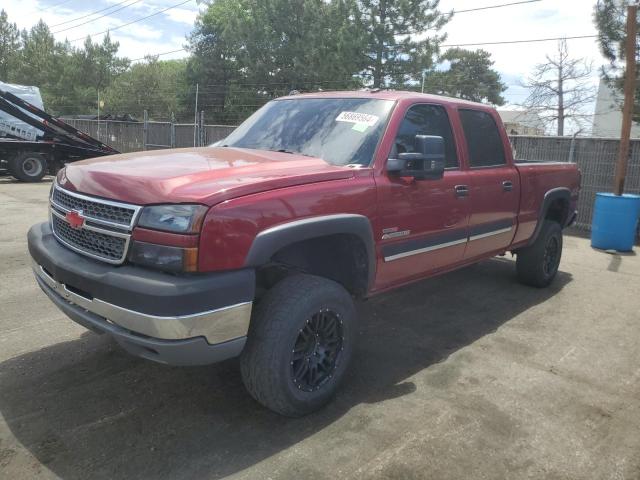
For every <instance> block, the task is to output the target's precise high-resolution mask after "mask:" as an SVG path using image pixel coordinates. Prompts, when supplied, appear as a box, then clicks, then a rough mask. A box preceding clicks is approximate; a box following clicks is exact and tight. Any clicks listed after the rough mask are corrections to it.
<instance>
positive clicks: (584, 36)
mask: <svg viewBox="0 0 640 480" xmlns="http://www.w3.org/2000/svg"><path fill="white" fill-rule="evenodd" d="M597 37H598V35H576V36H573V37H554V38H534V39H529V40H504V41H499V42H478V43H458V44H455V45H454V44H449V45H440V46H441V47H445V48H451V47H480V46H483V45H512V44H516V43H537V42H552V41H558V40H577V39H582V38H597Z"/></svg>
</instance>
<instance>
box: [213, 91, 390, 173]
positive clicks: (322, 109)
mask: <svg viewBox="0 0 640 480" xmlns="http://www.w3.org/2000/svg"><path fill="white" fill-rule="evenodd" d="M393 103H394V102H393V101H391V100H375V99H367V98H299V99H288V100H274V101H272V102H269V103H267V104H266V105H265V106H264V107H262V108H261V109H260V110H258V111H257V112H256V113H254V114H253V115H252V116H251V117H249V118H248V119H247V120H246V121H245V122H244V123H243V124H242V125H240V126H239V127H238V128H237V129H236V130H235V131H234V132H233V133H232V134H231V135H229V136H228V137H227V138H226V139H225V140H223V141H222V142H221V143H222V144H223V146H229V147H238V148H251V149H256V150H273V151H281V152H287V153H300V154H303V155H309V156H312V157H318V158H322V159H323V160H325V161H326V162H328V163H331V164H332V165H348V164H360V165H369V164H370V163H371V160H372V159H373V155H374V153H375V150H376V147H377V145H378V141H379V140H380V137H381V136H382V133H383V132H384V128H385V126H386V123H387V118H388V116H389V112H391V109H392V108H393Z"/></svg>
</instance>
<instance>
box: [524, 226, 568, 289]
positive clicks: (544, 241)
mask: <svg viewBox="0 0 640 480" xmlns="http://www.w3.org/2000/svg"><path fill="white" fill-rule="evenodd" d="M517 255H518V257H517V261H516V270H517V272H518V280H519V281H520V282H521V283H524V284H525V285H530V286H532V287H538V288H542V287H547V286H548V285H549V284H551V282H552V281H553V279H554V278H555V277H556V274H557V273H558V267H559V266H560V258H561V257H562V228H561V227H560V224H559V223H558V222H554V221H551V220H545V221H544V225H543V226H542V231H541V232H540V234H539V235H538V238H537V239H536V241H535V243H534V244H533V245H531V246H529V247H526V248H523V249H521V250H519V251H518V253H517Z"/></svg>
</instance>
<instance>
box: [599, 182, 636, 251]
mask: <svg viewBox="0 0 640 480" xmlns="http://www.w3.org/2000/svg"><path fill="white" fill-rule="evenodd" d="M638 217H640V195H630V194H625V195H614V194H613V193H597V194H596V204H595V207H594V211H593V220H592V222H591V246H592V247H595V248H601V249H603V250H617V251H619V252H629V251H631V250H632V249H633V244H634V243H635V239H636V235H637V232H638Z"/></svg>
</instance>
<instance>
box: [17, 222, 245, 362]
mask: <svg viewBox="0 0 640 480" xmlns="http://www.w3.org/2000/svg"><path fill="white" fill-rule="evenodd" d="M28 242H29V252H30V253H31V256H32V258H33V270H34V273H35V275H36V279H37V281H38V284H39V285H40V287H41V288H42V290H43V291H44V292H45V293H46V294H47V296H48V297H49V298H50V299H51V300H52V301H53V303H54V304H55V305H56V306H58V308H60V309H61V310H62V311H63V312H64V313H65V314H67V315H68V316H69V317H70V318H71V319H72V320H74V321H75V322H77V323H79V324H81V325H83V326H85V327H86V328H89V329H91V330H93V331H97V332H99V333H108V334H110V335H112V336H113V337H114V338H115V339H116V340H117V341H118V342H119V343H120V344H121V345H122V346H123V347H124V348H125V349H126V350H128V351H129V352H131V353H133V354H135V355H138V356H141V357H144V358H148V359H150V360H155V361H158V362H161V363H168V364H173V365H202V364H207V363H214V362H216V361H221V360H224V359H226V358H231V357H234V356H237V355H239V354H240V352H241V351H242V348H243V347H244V343H245V341H246V335H247V331H248V328H249V320H250V317H251V308H252V301H253V296H254V285H255V278H254V275H255V274H254V271H253V270H251V269H247V270H238V271H233V272H225V273H216V274H203V275H190V276H176V275H169V274H165V273H161V272H156V271H153V270H148V269H144V268H139V267H134V266H131V265H124V266H119V267H114V266H113V265H108V264H105V263H102V262H99V261H95V260H91V259H89V258H86V257H84V256H82V255H79V254H77V253H75V252H72V251H71V250H69V249H67V248H65V247H63V246H62V245H61V244H60V243H59V242H58V241H57V240H56V239H55V238H54V237H53V234H52V232H51V228H50V227H49V225H48V224H47V223H42V224H38V225H34V226H33V227H32V228H31V230H30V231H29V235H28Z"/></svg>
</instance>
